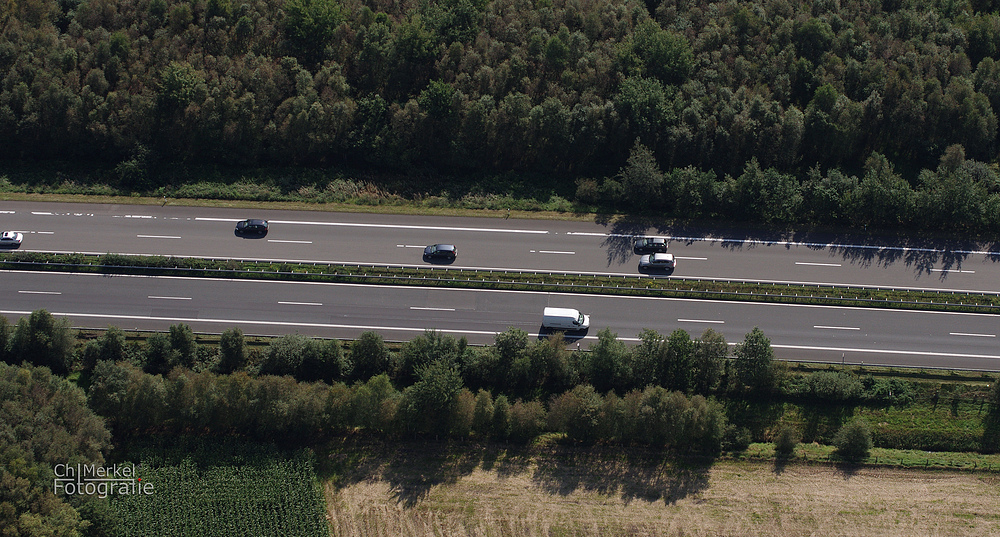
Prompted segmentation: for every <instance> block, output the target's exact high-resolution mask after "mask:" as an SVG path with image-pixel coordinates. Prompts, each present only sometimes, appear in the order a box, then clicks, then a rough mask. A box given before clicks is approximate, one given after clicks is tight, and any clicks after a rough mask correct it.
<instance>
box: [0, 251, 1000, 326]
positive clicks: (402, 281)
mask: <svg viewBox="0 0 1000 537" xmlns="http://www.w3.org/2000/svg"><path fill="white" fill-rule="evenodd" d="M19 254H20V255H19ZM39 256H49V257H54V258H55V259H56V260H44V261H40V260H30V259H18V258H19V257H25V258H31V257H39ZM61 258H72V260H74V261H76V260H88V261H96V262H98V263H94V262H63V261H58V260H57V259H61ZM129 258H130V259H135V260H136V261H138V263H126V264H109V263H107V261H121V260H123V259H129ZM68 260H69V259H67V261H68ZM102 260H103V261H104V262H101V261H102ZM143 260H156V261H157V262H156V263H147V264H143V263H142V261H143ZM213 263H214V264H217V266H214V267H213V266H198V265H205V264H213ZM0 267H3V268H8V269H15V268H17V269H25V268H28V269H34V270H64V271H72V272H96V273H102V274H129V273H141V274H173V275H187V276H199V277H227V278H234V279H240V278H248V277H253V278H255V279H261V278H263V279H291V280H314V281H315V280H322V281H330V282H352V283H359V282H360V283H372V284H396V285H427V286H430V285H434V286H449V287H474V288H505V289H518V290H538V291H556V292H575V293H593V294H617V295H642V296H663V297H675V298H700V299H715V300H738V301H754V302H782V303H810V304H828V305H840V306H845V305H851V306H865V307H894V308H911V309H932V310H943V309H946V310H954V311H968V312H980V313H997V312H1000V293H990V292H969V291H952V290H915V289H913V288H892V287H884V286H852V285H838V284H804V283H797V282H762V281H755V280H745V279H744V280H731V279H711V278H673V277H650V276H637V275H631V274H619V275H616V274H607V273H568V272H557V271H538V270H522V269H519V270H496V269H468V268H452V267H440V266H433V265H430V266H428V265H398V264H371V263H327V262H319V261H275V260H255V259H232V258H194V257H176V256H173V257H162V256H125V255H121V254H35V253H32V252H19V253H14V254H13V255H10V254H5V255H0ZM258 267H259V268H258ZM310 268H322V269H323V270H317V271H313V270H310ZM535 278H538V280H537V281H536V280H535ZM619 282H620V283H619ZM713 286H714V287H717V288H711V287H713ZM852 295H853V296H852ZM862 295H869V296H862ZM872 295H874V296H872ZM894 296H895V297H897V298H891V297H894ZM879 297H883V298H879ZM941 299H943V300H941Z"/></svg>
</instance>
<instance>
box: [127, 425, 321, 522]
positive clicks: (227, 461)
mask: <svg viewBox="0 0 1000 537" xmlns="http://www.w3.org/2000/svg"><path fill="white" fill-rule="evenodd" d="M206 442H207V441H206ZM240 451H241V448H240V447H239V446H236V447H232V446H230V447H223V448H221V449H219V450H212V449H195V450H193V451H190V452H189V453H188V454H187V456H183V458H180V455H177V456H174V454H173V453H179V452H169V451H168V452H165V453H167V456H166V457H164V456H163V455H162V454H155V455H154V454H152V453H154V452H153V451H152V450H149V451H145V454H144V455H143V456H141V457H140V459H139V460H136V461H134V462H135V464H136V466H137V472H136V473H137V475H138V477H140V478H142V480H143V482H144V483H151V484H152V485H153V492H152V494H148V495H131V496H116V497H114V498H113V500H112V502H111V504H112V506H113V508H114V509H115V511H116V512H117V513H118V515H119V518H120V520H121V523H122V530H123V531H122V532H121V535H124V536H139V535H143V536H145V535H163V536H169V535H195V536H197V537H215V536H218V537H229V536H233V537H236V536H239V537H246V536H248V535H256V536H270V535H273V536H292V535H294V536H297V537H309V536H317V537H319V536H324V537H325V536H327V535H329V530H328V525H327V522H326V520H325V519H324V505H323V496H322V492H321V488H320V485H319V481H318V479H317V477H316V473H315V470H314V468H313V461H312V459H311V457H309V456H307V455H306V454H304V453H300V454H296V455H292V456H287V455H284V454H281V453H277V452H273V451H269V450H266V449H257V448H255V447H252V446H251V447H250V448H249V449H245V450H244V451H245V454H240V453H239V452H240ZM140 461H141V463H142V464H141V466H140V465H139V462H140Z"/></svg>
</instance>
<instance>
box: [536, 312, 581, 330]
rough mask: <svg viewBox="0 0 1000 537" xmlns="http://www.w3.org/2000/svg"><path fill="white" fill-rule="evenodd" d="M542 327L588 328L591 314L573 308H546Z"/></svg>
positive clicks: (561, 328)
mask: <svg viewBox="0 0 1000 537" xmlns="http://www.w3.org/2000/svg"><path fill="white" fill-rule="evenodd" d="M542 328H546V329H549V330H586V329H588V328H590V315H584V314H583V313H580V310H575V309H572V308H545V311H543V312H542Z"/></svg>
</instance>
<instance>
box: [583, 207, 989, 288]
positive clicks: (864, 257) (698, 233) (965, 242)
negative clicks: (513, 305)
mask: <svg viewBox="0 0 1000 537" xmlns="http://www.w3.org/2000/svg"><path fill="white" fill-rule="evenodd" d="M598 223H602V224H604V225H605V226H606V227H607V232H608V237H607V238H605V240H604V242H603V243H602V244H601V246H602V247H604V248H605V249H606V250H607V259H608V266H609V267H610V266H611V265H612V264H618V265H621V264H624V263H625V262H626V261H628V260H629V258H630V257H632V241H633V240H634V239H635V238H636V237H641V236H660V237H667V238H669V239H670V241H671V242H672V243H680V244H684V245H691V244H694V243H695V242H708V243H710V244H714V245H717V246H718V247H719V248H724V249H726V250H730V251H739V250H750V249H754V248H784V249H785V250H791V249H794V248H807V249H809V250H814V251H826V252H828V253H829V256H830V258H831V259H832V260H840V261H843V262H846V263H850V264H852V265H856V266H859V267H862V268H871V267H875V268H878V267H881V268H889V267H891V266H893V265H896V264H903V265H904V266H906V267H909V268H911V269H912V270H913V274H914V278H915V279H917V278H920V277H923V276H931V275H933V276H935V277H937V278H938V279H940V280H941V281H945V280H947V278H948V276H949V274H950V273H953V272H955V271H958V270H963V266H965V264H966V263H967V262H969V260H970V258H971V257H973V256H979V255H983V256H984V257H985V259H986V260H987V261H989V262H993V263H996V262H1000V241H995V240H990V241H976V240H971V239H962V238H957V237H938V236H933V235H928V234H905V233H890V232H884V233H879V234H866V233H859V232H855V231H848V232H837V231H827V230H782V229H767V228H759V227H751V226H747V227H739V226H736V225H722V224H712V223H698V222H685V223H664V222H662V221H661V222H659V223H658V222H656V221H654V220H652V219H650V218H631V217H629V218H622V219H618V220H614V221H610V220H608V219H605V220H604V221H600V220H599V221H598ZM977 260H978V258H977Z"/></svg>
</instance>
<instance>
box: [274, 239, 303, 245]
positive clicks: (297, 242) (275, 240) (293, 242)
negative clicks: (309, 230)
mask: <svg viewBox="0 0 1000 537" xmlns="http://www.w3.org/2000/svg"><path fill="white" fill-rule="evenodd" d="M267 242H286V243H290V244H312V243H313V242H312V241H292V240H285V239H267Z"/></svg>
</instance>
